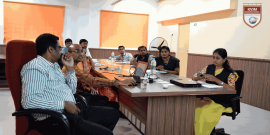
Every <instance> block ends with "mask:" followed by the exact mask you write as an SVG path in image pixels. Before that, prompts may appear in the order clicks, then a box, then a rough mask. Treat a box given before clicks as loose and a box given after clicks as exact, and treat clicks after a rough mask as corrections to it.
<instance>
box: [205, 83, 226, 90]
mask: <svg viewBox="0 0 270 135" xmlns="http://www.w3.org/2000/svg"><path fill="white" fill-rule="evenodd" d="M202 86H203V87H205V88H209V89H217V88H223V86H219V85H215V84H203V85H202Z"/></svg>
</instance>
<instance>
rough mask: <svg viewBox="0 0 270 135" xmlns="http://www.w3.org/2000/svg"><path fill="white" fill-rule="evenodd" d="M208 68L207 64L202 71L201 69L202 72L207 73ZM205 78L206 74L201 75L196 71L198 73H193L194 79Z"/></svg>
mask: <svg viewBox="0 0 270 135" xmlns="http://www.w3.org/2000/svg"><path fill="white" fill-rule="evenodd" d="M206 70H207V66H206V67H205V68H204V69H203V70H202V71H200V73H201V74H203V75H205V73H206ZM204 78H205V76H200V74H198V73H196V74H194V75H193V77H192V80H194V81H198V80H201V79H204Z"/></svg>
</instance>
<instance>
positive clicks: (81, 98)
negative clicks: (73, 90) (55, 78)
mask: <svg viewBox="0 0 270 135" xmlns="http://www.w3.org/2000/svg"><path fill="white" fill-rule="evenodd" d="M74 97H75V99H76V100H79V101H81V103H82V104H84V105H87V102H86V99H85V98H84V97H83V96H81V95H78V94H74Z"/></svg>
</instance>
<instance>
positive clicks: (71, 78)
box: [66, 70, 77, 94]
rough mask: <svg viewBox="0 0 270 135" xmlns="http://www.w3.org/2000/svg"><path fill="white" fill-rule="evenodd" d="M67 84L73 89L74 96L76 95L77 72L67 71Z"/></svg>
mask: <svg viewBox="0 0 270 135" xmlns="http://www.w3.org/2000/svg"><path fill="white" fill-rule="evenodd" d="M66 83H67V85H68V87H69V88H70V89H71V91H72V94H75V93H76V88H77V78H76V75H75V71H74V70H73V71H67V77H66Z"/></svg>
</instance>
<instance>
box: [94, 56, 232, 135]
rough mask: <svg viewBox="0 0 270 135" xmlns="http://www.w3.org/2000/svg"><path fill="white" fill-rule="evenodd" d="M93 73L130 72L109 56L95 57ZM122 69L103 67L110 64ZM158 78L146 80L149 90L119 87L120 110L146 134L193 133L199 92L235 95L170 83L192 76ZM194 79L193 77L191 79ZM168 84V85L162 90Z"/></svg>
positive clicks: (117, 74)
mask: <svg viewBox="0 0 270 135" xmlns="http://www.w3.org/2000/svg"><path fill="white" fill-rule="evenodd" d="M94 62H95V63H96V67H95V70H94V72H96V73H97V74H99V76H100V77H104V78H108V79H114V78H115V77H117V78H118V79H125V78H126V77H122V76H121V75H129V74H130V65H129V64H128V63H122V62H115V64H114V66H111V62H110V61H109V60H107V59H94ZM118 65H122V70H121V71H120V70H116V71H110V70H104V69H100V67H104V66H108V67H109V68H111V69H113V68H117V66H118ZM157 76H158V77H159V79H157V80H156V81H154V82H153V83H147V86H146V89H141V85H140V84H139V85H138V86H120V87H119V88H118V94H119V104H120V111H121V112H122V113H123V114H124V115H125V116H126V117H127V118H128V119H129V120H130V121H131V122H132V123H133V124H134V125H135V126H136V127H137V128H138V129H139V130H140V131H141V132H142V133H143V134H146V135H194V134H195V133H194V122H195V121H194V119H195V103H196V95H213V94H236V91H235V90H229V89H226V88H214V89H213V88H211V89H209V88H205V87H189V88H187V87H180V86H176V85H174V84H170V83H169V82H170V79H183V80H184V79H189V78H186V77H181V76H178V75H173V74H157ZM189 80H191V79H189ZM164 84H167V85H168V88H167V89H163V85H164Z"/></svg>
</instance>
